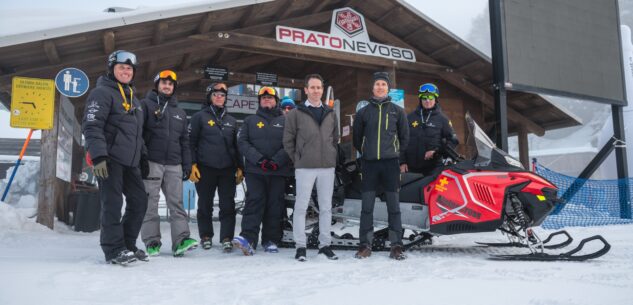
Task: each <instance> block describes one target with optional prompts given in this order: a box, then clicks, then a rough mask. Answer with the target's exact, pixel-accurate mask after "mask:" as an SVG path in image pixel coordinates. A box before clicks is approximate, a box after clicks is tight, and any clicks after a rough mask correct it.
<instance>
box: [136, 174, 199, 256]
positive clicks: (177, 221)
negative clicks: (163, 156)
mask: <svg viewBox="0 0 633 305" xmlns="http://www.w3.org/2000/svg"><path fill="white" fill-rule="evenodd" d="M143 183H144V184H145V190H146V191H147V195H148V200H147V201H148V202H147V212H146V213H145V218H144V219H143V226H142V227H141V238H142V239H143V243H145V245H148V244H150V243H151V242H160V237H161V236H160V216H159V215H158V200H159V199H160V190H161V189H162V190H163V194H165V199H166V201H167V208H168V209H169V224H170V227H171V249H172V251H175V250H176V248H177V247H178V245H179V244H180V243H181V242H182V240H183V239H185V238H188V237H189V219H188V218H187V213H186V212H185V209H184V208H183V206H182V196H183V195H182V167H181V166H180V165H162V164H159V163H155V162H152V161H150V162H149V175H148V177H147V178H146V179H145V180H143Z"/></svg>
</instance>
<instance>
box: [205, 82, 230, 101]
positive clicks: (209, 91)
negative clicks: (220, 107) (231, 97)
mask: <svg viewBox="0 0 633 305" xmlns="http://www.w3.org/2000/svg"><path fill="white" fill-rule="evenodd" d="M218 86H219V87H220V88H215V87H218ZM213 92H222V93H224V94H228V92H229V91H228V88H227V87H226V84H225V83H211V85H209V86H207V95H206V97H207V103H208V104H211V94H212V93H213ZM224 104H226V99H225V100H224Z"/></svg>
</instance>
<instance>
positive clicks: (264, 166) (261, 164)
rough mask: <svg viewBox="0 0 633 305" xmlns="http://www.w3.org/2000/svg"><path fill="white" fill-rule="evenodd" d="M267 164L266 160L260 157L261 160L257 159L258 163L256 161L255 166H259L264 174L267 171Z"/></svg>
mask: <svg viewBox="0 0 633 305" xmlns="http://www.w3.org/2000/svg"><path fill="white" fill-rule="evenodd" d="M268 162H270V161H268V159H266V158H264V157H262V158H261V159H259V161H257V165H258V166H259V168H261V169H262V170H263V171H265V172H266V171H268V166H267V164H268Z"/></svg>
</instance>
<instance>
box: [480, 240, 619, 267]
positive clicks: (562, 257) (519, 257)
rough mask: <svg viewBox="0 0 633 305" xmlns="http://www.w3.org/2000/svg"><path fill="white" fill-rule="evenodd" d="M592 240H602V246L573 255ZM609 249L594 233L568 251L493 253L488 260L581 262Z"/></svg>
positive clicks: (596, 256)
mask: <svg viewBox="0 0 633 305" xmlns="http://www.w3.org/2000/svg"><path fill="white" fill-rule="evenodd" d="M594 240H599V241H600V242H602V244H603V247H602V248H601V249H599V250H597V251H595V252H593V253H589V254H583V255H575V254H576V253H578V252H580V251H581V250H582V249H583V247H584V246H585V244H586V243H588V242H590V241H594ZM610 249H611V245H610V244H609V243H608V242H607V241H606V240H605V239H604V238H603V237H602V236H600V235H595V236H592V237H589V238H585V239H583V240H581V241H580V243H579V244H578V246H577V247H576V248H574V249H572V250H570V251H568V252H565V253H560V254H548V253H544V252H536V253H530V254H506V255H493V256H491V257H489V258H488V259H490V260H502V261H504V260H505V261H543V262H549V261H575V262H581V261H585V260H588V259H594V258H598V257H601V256H603V255H605V254H607V252H609V250H610Z"/></svg>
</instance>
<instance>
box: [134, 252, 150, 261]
mask: <svg viewBox="0 0 633 305" xmlns="http://www.w3.org/2000/svg"><path fill="white" fill-rule="evenodd" d="M134 257H136V259H137V260H139V261H144V262H149V256H147V253H145V251H143V250H141V249H137V250H136V252H134Z"/></svg>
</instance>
